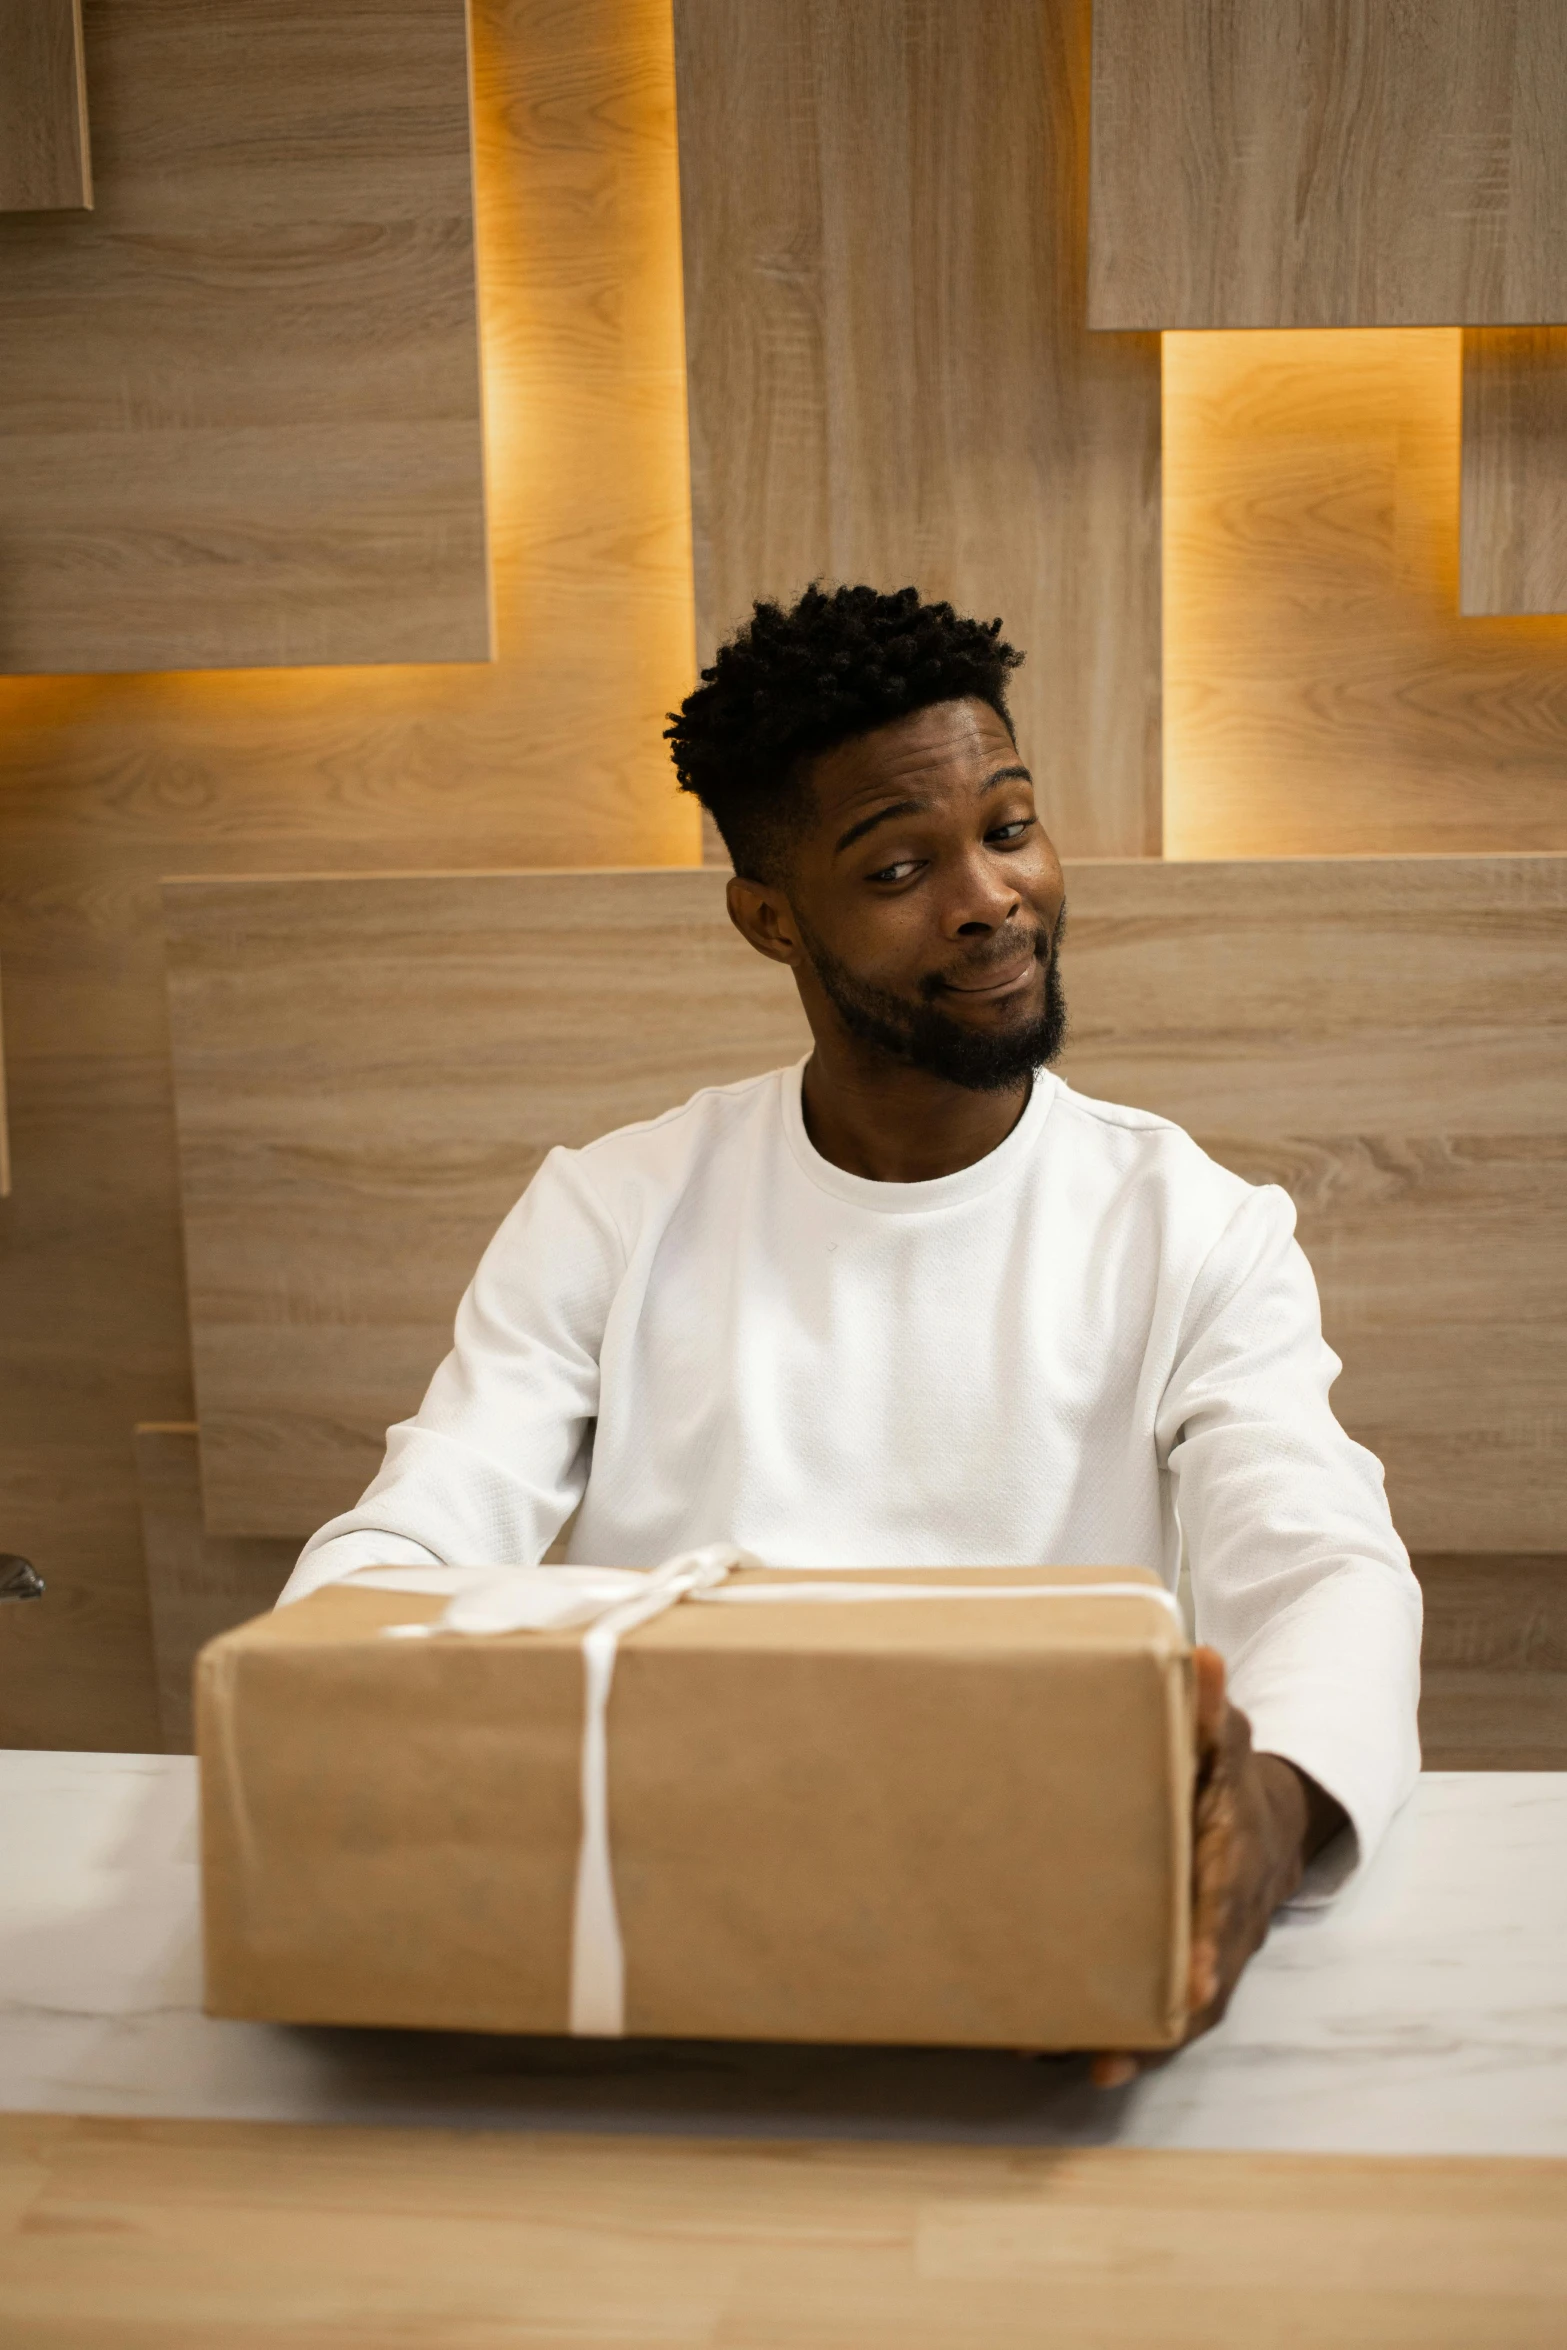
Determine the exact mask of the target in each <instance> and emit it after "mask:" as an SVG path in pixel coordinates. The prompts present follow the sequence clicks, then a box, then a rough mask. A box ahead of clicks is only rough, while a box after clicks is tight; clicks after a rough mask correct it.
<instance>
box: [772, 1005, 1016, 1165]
mask: <svg viewBox="0 0 1567 2350" xmlns="http://www.w3.org/2000/svg"><path fill="white" fill-rule="evenodd" d="M1031 1084H1032V1081H1031V1080H1030V1079H1029V1078H1027V1077H1025V1078H1023V1079H1021V1080H1020V1081H1019V1083H1018V1084H1017V1085H1015V1086H1011V1087H1009V1088H1008V1089H1007V1091H1006V1092H1004V1093H975V1092H973V1091H972V1090H971V1089H970V1088H969V1087H967V1086H962V1085H953V1084H951V1083H950V1082H949V1081H948V1080H947V1079H946V1078H942V1077H931V1076H928V1075H927V1074H926V1073H925V1071H924V1070H922V1069H907V1068H903V1067H901V1066H900V1065H898V1064H897V1063H895V1062H892V1061H889V1060H887V1059H886V1058H885V1057H884V1056H883V1055H882V1054H880V1053H878V1052H876V1051H875V1050H874V1048H872V1047H869V1046H862V1045H860V1044H859V1043H858V1042H857V1040H855V1039H853V1038H848V1037H846V1038H843V1039H841V1040H840V1039H837V1038H834V1039H832V1040H830V1041H827V1040H824V1039H822V1038H820V1037H818V1039H817V1042H816V1050H815V1051H814V1052H813V1053H812V1055H811V1057H810V1059H809V1060H808V1061H807V1062H806V1064H805V1077H804V1083H803V1084H802V1086H801V1091H800V1108H801V1111H802V1113H803V1115H804V1118H805V1131H806V1133H807V1134H808V1135H809V1136H810V1139H811V1143H812V1146H813V1148H814V1149H816V1150H817V1151H819V1152H820V1153H821V1156H822V1157H823V1158H824V1159H827V1160H829V1161H830V1162H831V1164H832V1165H833V1166H835V1167H842V1168H843V1169H844V1171H845V1173H846V1174H849V1175H861V1176H864V1177H865V1178H866V1179H867V1180H868V1181H869V1182H872V1183H929V1182H932V1181H934V1179H935V1178H936V1177H937V1176H940V1175H955V1174H957V1172H958V1170H959V1169H960V1168H962V1167H972V1166H973V1165H974V1163H975V1161H976V1160H977V1159H983V1158H986V1157H988V1156H989V1154H990V1153H991V1152H992V1151H993V1150H995V1149H996V1148H997V1146H998V1145H999V1144H1000V1143H1003V1142H1005V1140H1006V1138H1007V1136H1008V1135H1009V1134H1010V1133H1011V1131H1012V1129H1013V1127H1014V1126H1015V1125H1016V1124H1017V1122H1018V1120H1019V1118H1021V1117H1022V1115H1023V1112H1024V1111H1025V1110H1026V1109H1027V1107H1028V1098H1029V1093H1030V1090H1031Z"/></svg>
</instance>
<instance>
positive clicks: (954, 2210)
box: [0, 2114, 1567, 2350]
mask: <svg viewBox="0 0 1567 2350" xmlns="http://www.w3.org/2000/svg"><path fill="white" fill-rule="evenodd" d="M0 2214H3V2216H0V2243H3V2244H4V2259H3V2263H0V2274H3V2281H0V2324H3V2325H5V2326H6V2327H8V2328H9V2329H11V2330H12V2331H13V2333H14V2338H15V2339H17V2340H18V2341H21V2340H22V2339H24V2338H25V2339H26V2341H27V2342H28V2343H29V2345H33V2346H36V2350H77V2346H78V2345H80V2346H82V2350H86V2345H88V2344H89V2343H90V2344H91V2345H92V2350H132V2345H134V2346H135V2350H142V2346H143V2345H145V2344H150V2343H151V2342H153V2341H154V2340H155V2341H157V2343H158V2344H159V2345H160V2350H162V2346H164V2345H167V2346H168V2350H196V2346H197V2345H198V2344H201V2345H206V2344H209V2343H214V2342H218V2341H235V2342H238V2341H243V2342H244V2343H246V2344H247V2345H248V2344H252V2343H254V2344H262V2343H269V2342H272V2341H284V2340H286V2341H287V2342H288V2343H289V2344H290V2345H295V2344H298V2345H300V2346H301V2350H306V2346H311V2350H313V2346H317V2345H320V2346H325V2345H328V2344H339V2343H340V2344H342V2345H344V2346H345V2350H346V2346H347V2345H349V2344H352V2345H354V2346H355V2350H359V2346H360V2345H366V2344H369V2343H371V2342H382V2341H387V2340H391V2339H393V2338H395V2340H396V2341H397V2342H398V2343H400V2344H407V2345H410V2350H412V2346H415V2345H418V2346H429V2350H435V2346H437V2345H440V2346H442V2350H475V2346H477V2345H479V2344H486V2345H488V2344H496V2345H499V2344H501V2343H503V2342H505V2343H511V2342H522V2341H524V2340H526V2341H529V2342H538V2343H541V2344H542V2343H551V2344H553V2343H566V2342H571V2343H580V2344H593V2345H598V2344H604V2345H608V2344H611V2343H613V2344H615V2345H617V2346H618V2345H624V2346H625V2350H633V2346H634V2345H637V2344H647V2345H649V2346H651V2345H653V2344H658V2345H659V2346H660V2350H719V2346H721V2345H729V2346H732V2350H738V2346H739V2345H742V2344H745V2345H761V2344H766V2345H768V2346H769V2350H789V2346H790V2345H799V2346H800V2350H804V2346H805V2345H807V2344H809V2345H811V2346H812V2350H818V2346H819V2345H821V2344H822V2343H824V2342H847V2341H853V2342H854V2343H856V2344H863V2345H865V2350H881V2346H885V2350H912V2346H917V2350H959V2345H961V2346H962V2350H969V2345H971V2344H973V2343H975V2342H977V2341H983V2342H985V2343H987V2344H990V2345H994V2350H1025V2346H1026V2350H1036V2346H1037V2345H1038V2344H1039V2343H1040V2341H1041V2340H1048V2341H1049V2342H1050V2343H1052V2344H1053V2345H1060V2346H1061V2350H1090V2346H1091V2350H1134V2346H1138V2350H1141V2346H1146V2350H1270V2346H1273V2350H1283V2346H1284V2345H1285V2344H1286V2343H1287V2344H1288V2345H1289V2346H1290V2350H1317V2346H1320V2350H1472V2345H1473V2344H1475V2343H1476V2342H1479V2341H1483V2342H1484V2343H1485V2344H1486V2346H1487V2350H1554V2345H1555V2344H1556V2343H1558V2342H1559V2341H1560V2339H1561V2333H1562V2328H1563V2325H1564V2323H1567V2164H1563V2163H1560V2162H1551V2161H1546V2160H1539V2159H1533V2160H1530V2159H1516V2158H1515V2159H1512V2160H1500V2161H1489V2162H1487V2161H1477V2160H1474V2159H1459V2158H1452V2157H1444V2158H1427V2159H1424V2160H1422V2159H1418V2158H1410V2157H1407V2156H1406V2157H1403V2158H1388V2157H1384V2158H1381V2159H1377V2158H1375V2157H1351V2156H1333V2155H1279V2154H1262V2155H1259V2154H1193V2153H1174V2154H1163V2153H1145V2152H1141V2151H1132V2150H1130V2149H1120V2148H1108V2147H1107V2148H1099V2149H1096V2150H1094V2151H1090V2152H1081V2153H1060V2152H1056V2151H1054V2150H1051V2149H1046V2148H1032V2147H1030V2148H1020V2147H1007V2148H997V2147H985V2146H917V2145H911V2146H898V2145H854V2144H845V2143H841V2142H817V2143H809V2142H804V2143H800V2144H795V2145H770V2144H767V2143H766V2142H761V2143H758V2142H755V2141H737V2142H730V2143H725V2142H722V2141H717V2142H715V2141H713V2140H699V2139H680V2138H659V2139H654V2138H642V2139H638V2138H635V2137H621V2138H593V2137H584V2136H576V2135H573V2134H567V2133H561V2132H552V2133H550V2134H548V2135H543V2136H541V2135H531V2134H527V2133H523V2132H513V2133H507V2134H505V2135H502V2134H500V2133H498V2132H496V2133H484V2132H467V2133H465V2132H457V2131H449V2130H402V2131H397V2130H366V2129H316V2130H312V2129H305V2128H299V2127H293V2126H289V2125H285V2124H278V2123H254V2122H253V2123H248V2124H247V2123H229V2124H221V2123H211V2122H207V2123H202V2122H142V2121H119V2122H117V2121H89V2120H77V2119H74V2118H68V2117H63V2116H56V2115H47V2116H33V2115H22V2114H18V2115H6V2116H4V2117H3V2118H0Z"/></svg>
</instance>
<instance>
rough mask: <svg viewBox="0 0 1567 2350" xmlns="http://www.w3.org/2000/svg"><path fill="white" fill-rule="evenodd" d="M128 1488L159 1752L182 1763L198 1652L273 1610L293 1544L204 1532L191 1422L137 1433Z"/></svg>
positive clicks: (187, 1749)
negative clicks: (142, 1561)
mask: <svg viewBox="0 0 1567 2350" xmlns="http://www.w3.org/2000/svg"><path fill="white" fill-rule="evenodd" d="M136 1484H137V1491H138V1494H139V1497H140V1501H141V1525H142V1542H143V1545H144V1547H145V1550H146V1556H147V1609H148V1614H149V1617H150V1619H151V1623H152V1653H153V1668H154V1671H155V1672H156V1675H157V1682H158V1717H159V1720H160V1722H161V1723H162V1726H163V1750H164V1752H165V1753H166V1754H190V1753H193V1752H194V1739H193V1734H192V1725H191V1673H192V1670H193V1668H194V1666H195V1662H196V1654H197V1651H198V1650H199V1649H201V1648H203V1647H205V1645H206V1643H207V1642H208V1641H209V1640H216V1638H217V1636H218V1634H219V1633H220V1632H227V1631H230V1630H231V1629H232V1628H233V1626H234V1625H236V1624H243V1623H247V1622H248V1621H249V1619H250V1618H251V1617H252V1616H259V1615H263V1614H265V1612H266V1610H267V1609H268V1608H269V1607H273V1606H275V1605H276V1603H277V1596H278V1593H279V1592H280V1591H281V1590H282V1588H283V1586H284V1584H285V1583H286V1582H287V1580H288V1574H289V1569H290V1568H291V1567H292V1566H293V1564H294V1560H295V1558H296V1556H297V1555H298V1545H297V1544H295V1543H292V1542H235V1541H224V1540H223V1538H222V1537H221V1536H220V1535H215V1534H209V1533H208V1532H207V1530H206V1528H205V1526H204V1525H203V1523H202V1514H201V1463H200V1459H199V1456H198V1452H197V1443H196V1430H195V1427H194V1426H193V1425H191V1424H190V1423H189V1422H175V1423H173V1424H171V1425H165V1426H159V1425H156V1424H148V1425H146V1426H143V1427H140V1428H138V1429H137V1431H136Z"/></svg>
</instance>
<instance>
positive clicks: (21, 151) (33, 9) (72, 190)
mask: <svg viewBox="0 0 1567 2350" xmlns="http://www.w3.org/2000/svg"><path fill="white" fill-rule="evenodd" d="M91 208H92V163H91V160H90V158H89V155H88V146H87V81H86V75H85V73H84V71H83V66H82V0H7V5H6V6H5V7H4V8H0V212H80V211H90V210H91Z"/></svg>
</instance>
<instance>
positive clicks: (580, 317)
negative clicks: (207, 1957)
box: [0, 0, 698, 1752]
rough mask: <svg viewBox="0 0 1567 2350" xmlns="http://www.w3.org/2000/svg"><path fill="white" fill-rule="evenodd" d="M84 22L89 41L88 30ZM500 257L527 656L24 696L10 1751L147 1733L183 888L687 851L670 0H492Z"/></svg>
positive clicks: (4, 1230) (13, 1086)
mask: <svg viewBox="0 0 1567 2350" xmlns="http://www.w3.org/2000/svg"><path fill="white" fill-rule="evenodd" d="M89 33H91V26H90V25H89ZM474 38H475V68H476V121H477V135H478V183H477V184H478V212H479V228H480V264H481V277H482V287H483V297H484V313H485V352H486V401H487V412H488V418H489V428H490V460H491V462H490V493H491V518H492V528H493V536H494V548H495V557H496V597H497V608H498V612H499V618H500V641H501V656H500V658H499V660H497V661H496V662H495V663H493V664H491V665H487V666H480V665H475V666H458V667H424V668H392V669H384V668H383V669H377V670H373V671H348V670H331V671H325V670H315V671H296V672H288V671H278V670H271V671H266V670H254V671H249V672H242V673H231V674H228V675H203V674H200V673H193V672H187V673H185V674H183V675H174V676H162V677H102V678H77V679H66V680H53V679H48V680H45V679H17V678H11V679H0V964H3V967H4V984H5V1029H6V1048H7V1060H8V1072H7V1074H8V1078H9V1083H10V1104H11V1135H12V1143H13V1158H14V1188H13V1192H12V1196H11V1197H10V1199H9V1200H7V1201H5V1202H4V1204H3V1206H0V1294H3V1297H4V1308H3V1319H4V1343H3V1345H0V1490H3V1492H4V1495H5V1504H6V1506H5V1513H4V1533H3V1539H4V1541H5V1543H6V1545H7V1546H8V1547H12V1548H15V1549H17V1550H20V1551H22V1552H24V1553H25V1554H26V1555H27V1556H29V1557H31V1558H32V1559H34V1560H35V1561H36V1562H37V1564H38V1566H39V1568H40V1570H41V1572H42V1573H43V1574H44V1575H45V1577H46V1579H47V1581H48V1585H49V1590H48V1596H47V1597H46V1598H45V1599H43V1600H41V1601H40V1602H38V1603H37V1604H36V1605H34V1606H31V1607H27V1608H15V1609H12V1610H11V1611H10V1616H9V1619H8V1622H7V1626H6V1638H5V1639H4V1641H0V1737H3V1739H4V1741H5V1742H6V1743H9V1744H14V1745H46V1746H63V1747H95V1746H99V1747H107V1748H113V1749H117V1750H122V1751H123V1750H128V1751H132V1752H135V1751H145V1750H155V1749H156V1748H157V1747H158V1745H159V1743H160V1739H161V1732H160V1728H159V1720H158V1713H157V1705H156V1692H155V1685H154V1678H153V1666H152V1651H151V1642H150V1636H149V1629H148V1617H147V1601H146V1579H145V1573H144V1568H143V1559H142V1535H141V1523H140V1514H139V1510H138V1504H137V1491H136V1478H135V1462H134V1455H133V1450H132V1434H131V1432H132V1428H133V1426H134V1424H135V1423H136V1422H137V1421H140V1420H189V1419H191V1418H192V1417H193V1416H194V1414H193V1398H192V1392H191V1379H190V1354H189V1338H188V1330H187V1324H186V1315H185V1297H184V1277H183V1269H182V1262H181V1243H180V1229H179V1214H178V1197H177V1171H176V1162H175V1148H174V1124H173V1102H172V1089H171V1080H170V1072H169V1048H168V1021H167V1011H166V1006H165V997H164V978H163V927H162V915H161V909H160V904H159V895H158V881H159V877H160V876H161V875H163V874H167V873H182V872H184V873H189V872H198V871H203V870H205V871H214V872H230V873H244V872H255V871H263V872H264V871H266V870H268V869H272V870H278V869H282V870H288V871H298V870H299V869H300V868H302V867H303V868H306V869H313V870H321V869H323V868H326V869H330V870H335V871H343V870H359V871H368V870H374V869H376V868H378V867H383V868H384V867H387V866H394V867H395V866H402V867H408V866H414V867H430V866H435V865H441V866H447V867H451V866H495V865H500V866H517V865H540V866H548V865H580V864H591V863H612V862H614V861H616V860H617V859H630V860H632V861H633V862H636V863H639V864H658V863H661V862H666V861H668V862H679V861H682V860H685V861H692V860H694V859H695V857H696V856H697V853H698V851H697V841H696V824H695V812H694V810H693V808H692V806H691V803H690V802H689V801H686V800H682V799H681V798H680V797H679V796H678V795H677V794H676V793H675V792H674V790H673V789H672V778H671V775H670V771H669V766H668V760H667V753H666V747H665V745H664V744H663V742H662V741H661V740H660V728H661V726H662V723H663V718H662V713H663V712H664V711H665V710H666V709H667V708H668V707H669V705H670V704H671V702H673V701H674V700H677V699H678V697H679V695H680V694H681V693H683V692H684V691H685V690H686V688H687V686H688V685H689V683H690V680H691V658H692V655H691V569H690V545H689V527H690V524H689V505H688V497H687V474H686V449H685V402H684V394H683V388H682V387H683V372H682V360H681V323H680V247H679V209H678V204H679V199H678V188H677V182H676V157H675V138H674V69H673V60H672V55H671V35H670V25H669V11H668V5H667V0H576V5H574V6H572V7H570V8H565V7H562V6H561V5H559V0H481V4H480V5H479V6H477V8H476V10H475V19H474Z"/></svg>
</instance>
